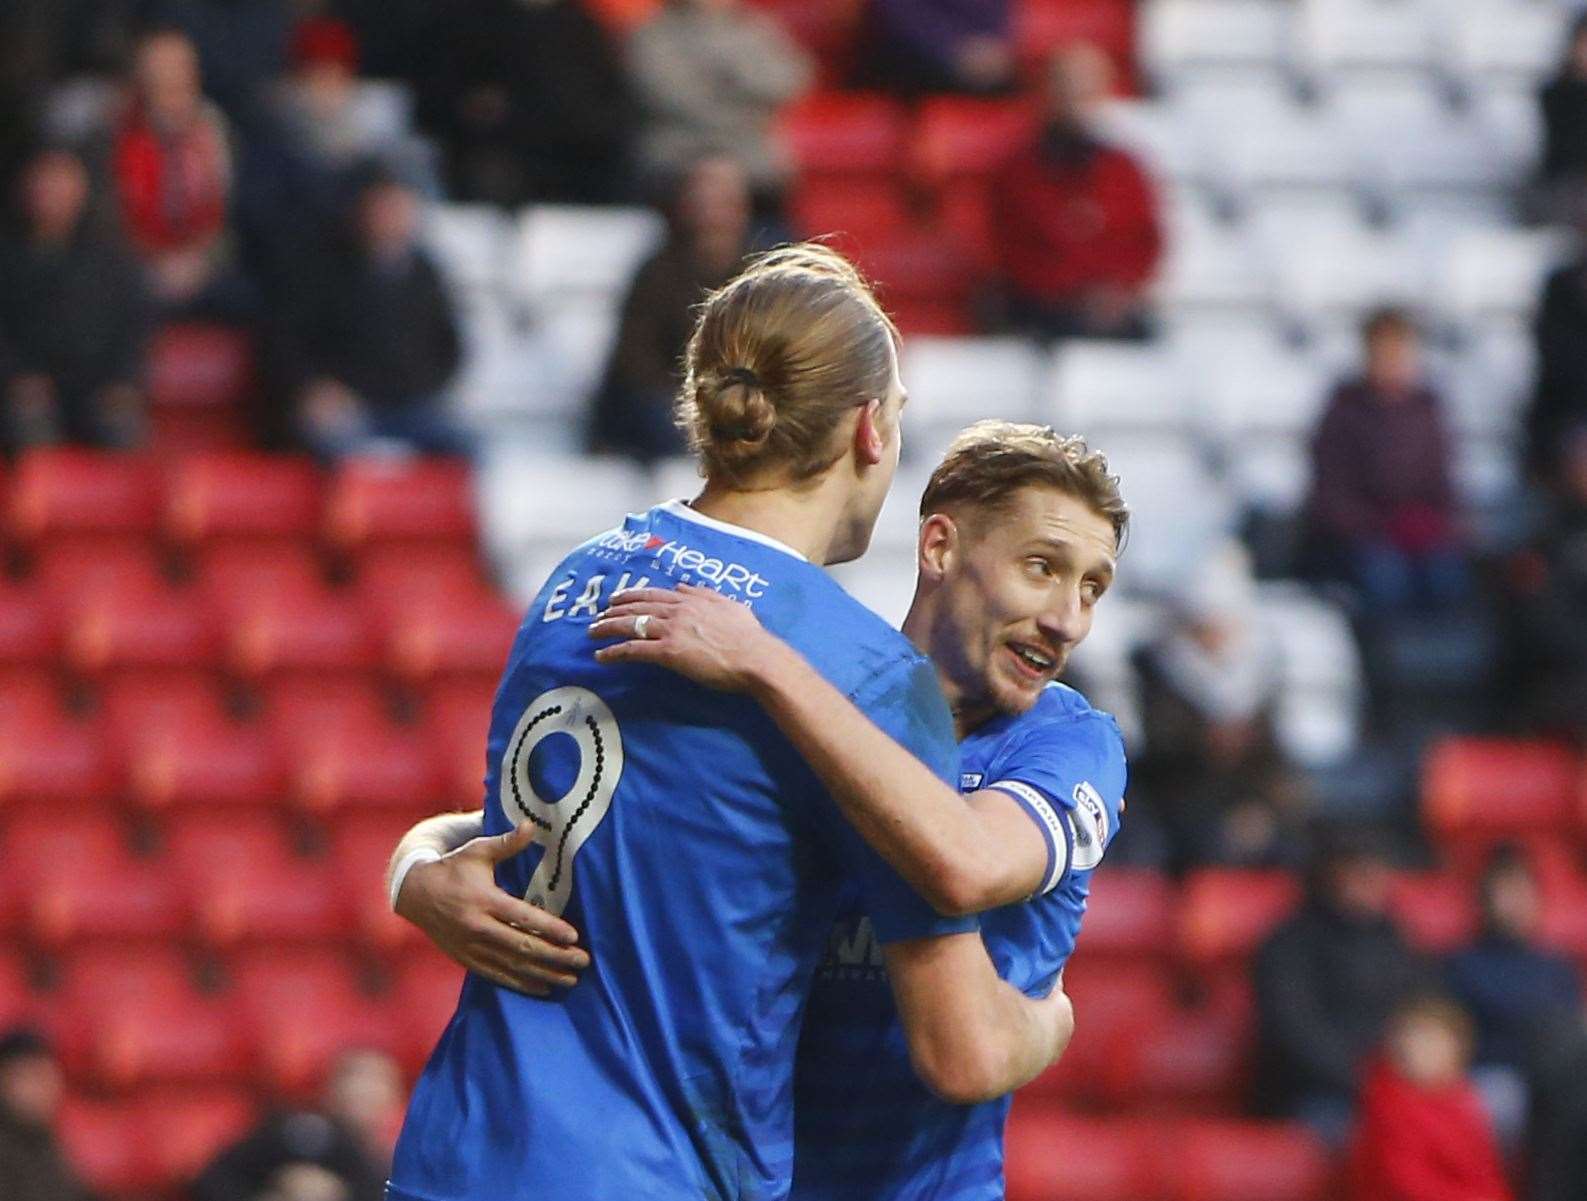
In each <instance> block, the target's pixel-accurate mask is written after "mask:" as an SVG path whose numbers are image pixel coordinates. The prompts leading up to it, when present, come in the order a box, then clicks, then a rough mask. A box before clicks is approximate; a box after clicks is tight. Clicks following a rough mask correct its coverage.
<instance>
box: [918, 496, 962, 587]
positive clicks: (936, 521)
mask: <svg viewBox="0 0 1587 1201" xmlns="http://www.w3.org/2000/svg"><path fill="white" fill-rule="evenodd" d="M917 550H918V555H917V558H918V559H919V563H918V564H917V566H918V568H919V570H920V574H921V577H922V578H924V579H928V580H930V581H931V582H932V583H939V582H941V580H942V577H943V576H945V575H947V574H948V570H949V569H950V568H951V567H952V566H953V561H954V558H955V557H956V556H957V555H958V553H959V526H958V523H957V522H955V521H954V520H953V518H951V517H949V516H948V515H947V514H946V513H932V514H931V515H930V516H929V517H927V518H926V519H925V520H924V521H922V522H921V523H920V541H919V545H918V547H917Z"/></svg>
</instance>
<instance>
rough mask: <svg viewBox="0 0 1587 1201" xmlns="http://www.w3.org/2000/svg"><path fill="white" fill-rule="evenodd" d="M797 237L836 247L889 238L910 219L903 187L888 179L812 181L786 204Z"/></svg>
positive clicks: (907, 201) (862, 244)
mask: <svg viewBox="0 0 1587 1201" xmlns="http://www.w3.org/2000/svg"><path fill="white" fill-rule="evenodd" d="M789 215H790V217H791V219H792V221H793V225H794V229H795V230H796V231H797V232H798V234H799V235H800V236H801V237H805V238H825V239H829V240H831V241H832V243H833V244H834V245H836V246H838V247H840V248H843V247H850V248H852V247H855V246H864V245H867V244H868V243H871V242H876V241H881V240H883V239H886V238H889V237H893V236H895V235H897V234H898V232H899V231H900V230H903V229H905V228H906V227H907V226H908V225H909V224H910V221H911V219H912V215H911V212H910V207H909V200H908V197H907V196H906V195H905V194H904V190H903V187H902V186H901V185H900V184H899V183H898V182H897V181H896V180H892V179H877V180H871V179H859V180H854V179H833V180H823V179H813V180H809V181H807V182H805V183H803V184H801V185H800V186H799V188H798V189H797V190H796V191H795V192H794V195H793V199H792V201H791V202H790V204H789Z"/></svg>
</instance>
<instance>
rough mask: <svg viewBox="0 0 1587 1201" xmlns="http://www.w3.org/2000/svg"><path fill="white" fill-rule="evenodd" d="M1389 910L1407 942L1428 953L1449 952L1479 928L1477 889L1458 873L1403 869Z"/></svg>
mask: <svg viewBox="0 0 1587 1201" xmlns="http://www.w3.org/2000/svg"><path fill="white" fill-rule="evenodd" d="M1390 912H1391V913H1392V914H1393V915H1394V920H1395V922H1396V923H1397V924H1398V925H1399V927H1400V932H1401V933H1402V934H1404V935H1405V937H1406V939H1407V941H1409V942H1410V944H1411V945H1412V946H1414V947H1416V948H1417V949H1418V950H1421V951H1425V952H1426V953H1427V954H1429V955H1446V954H1448V953H1449V952H1451V951H1454V950H1456V949H1458V948H1460V947H1462V946H1464V945H1465V944H1466V943H1467V942H1469V941H1470V940H1471V938H1472V936H1473V935H1474V934H1475V933H1476V931H1477V901H1476V896H1475V890H1474V889H1473V887H1472V885H1471V884H1470V883H1468V882H1467V881H1466V880H1463V879H1461V878H1460V877H1458V876H1453V875H1449V874H1446V873H1438V872H1402V873H1400V874H1399V875H1398V876H1397V877H1395V881H1394V891H1393V894H1392V900H1391V902H1390Z"/></svg>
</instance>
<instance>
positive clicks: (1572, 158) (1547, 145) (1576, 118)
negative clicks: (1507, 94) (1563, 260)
mask: <svg viewBox="0 0 1587 1201" xmlns="http://www.w3.org/2000/svg"><path fill="white" fill-rule="evenodd" d="M1538 100H1539V103H1540V105H1541V107H1542V110H1543V182H1544V183H1545V185H1547V186H1548V189H1549V192H1550V197H1549V199H1550V207H1551V208H1552V209H1553V210H1554V212H1555V213H1557V214H1558V215H1560V216H1563V217H1567V218H1568V217H1571V216H1579V215H1581V208H1580V206H1581V198H1582V195H1583V193H1584V191H1587V14H1580V13H1579V14H1577V17H1576V19H1575V20H1574V21H1573V22H1572V23H1571V27H1570V34H1569V37H1568V39H1567V41H1566V47H1565V59H1564V61H1563V62H1562V63H1561V64H1560V68H1559V73H1558V74H1557V75H1555V76H1554V78H1552V79H1550V80H1549V81H1548V82H1547V83H1546V84H1544V85H1543V88H1542V91H1541V92H1540V93H1539V95H1538Z"/></svg>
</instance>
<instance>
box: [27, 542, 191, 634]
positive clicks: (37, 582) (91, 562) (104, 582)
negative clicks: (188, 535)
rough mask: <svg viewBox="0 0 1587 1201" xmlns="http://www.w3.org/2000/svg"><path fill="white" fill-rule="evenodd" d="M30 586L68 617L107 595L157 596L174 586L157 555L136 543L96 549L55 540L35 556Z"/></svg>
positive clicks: (28, 582) (82, 544)
mask: <svg viewBox="0 0 1587 1201" xmlns="http://www.w3.org/2000/svg"><path fill="white" fill-rule="evenodd" d="M27 584H28V585H29V586H31V587H33V588H35V589H37V590H38V591H39V593H40V594H41V595H43V596H44V597H45V599H46V600H47V601H48V602H49V604H50V605H51V606H53V607H54V608H55V609H56V610H58V611H59V612H60V614H61V615H62V616H63V617H68V616H71V615H73V614H76V613H77V612H78V611H79V610H81V609H82V608H83V607H84V606H85V605H90V606H91V605H92V604H93V602H94V601H95V599H96V598H98V597H101V596H105V595H108V594H114V595H118V596H135V595H147V596H153V595H157V594H159V593H161V592H164V591H166V590H167V589H168V588H169V587H170V581H169V580H168V579H166V577H165V574H164V572H163V571H162V570H161V565H160V562H159V560H158V559H157V558H156V556H155V554H154V553H153V551H151V550H150V548H149V547H148V546H147V545H145V544H143V543H141V542H138V541H136V540H132V539H117V540H116V542H115V544H108V543H107V544H99V545H94V544H92V543H84V542H80V541H78V540H77V539H75V538H68V539H65V540H63V541H61V542H57V541H56V540H55V539H54V538H51V539H50V540H49V541H48V542H47V543H45V544H44V545H42V546H41V547H40V548H39V549H38V551H37V552H36V553H35V554H34V555H33V570H32V572H31V573H30V574H29V576H28V579H27Z"/></svg>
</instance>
